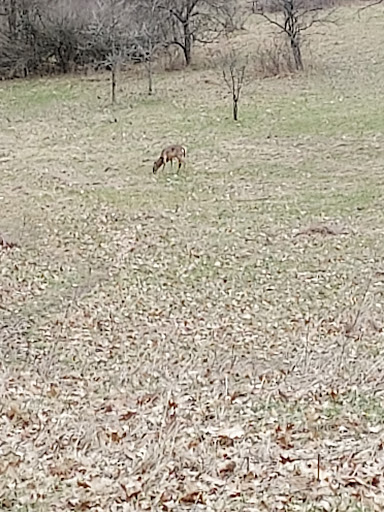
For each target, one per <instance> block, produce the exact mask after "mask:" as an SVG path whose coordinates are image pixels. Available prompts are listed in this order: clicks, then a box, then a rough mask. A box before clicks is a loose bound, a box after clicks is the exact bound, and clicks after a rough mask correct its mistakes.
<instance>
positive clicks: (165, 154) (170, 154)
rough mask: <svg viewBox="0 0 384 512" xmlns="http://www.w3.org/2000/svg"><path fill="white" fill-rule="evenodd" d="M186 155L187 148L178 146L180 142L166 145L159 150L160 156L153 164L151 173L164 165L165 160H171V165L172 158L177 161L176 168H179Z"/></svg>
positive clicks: (154, 172) (183, 162)
mask: <svg viewBox="0 0 384 512" xmlns="http://www.w3.org/2000/svg"><path fill="white" fill-rule="evenodd" d="M186 156H187V150H186V148H185V147H184V146H180V144H174V145H172V146H168V147H166V148H165V149H163V151H162V152H161V154H160V157H159V158H158V159H157V160H156V162H154V164H153V174H156V172H157V171H158V170H159V169H160V168H161V167H165V165H166V163H167V162H171V165H173V160H174V159H176V160H177V161H178V162H179V166H178V170H180V167H181V166H182V164H185V157H186Z"/></svg>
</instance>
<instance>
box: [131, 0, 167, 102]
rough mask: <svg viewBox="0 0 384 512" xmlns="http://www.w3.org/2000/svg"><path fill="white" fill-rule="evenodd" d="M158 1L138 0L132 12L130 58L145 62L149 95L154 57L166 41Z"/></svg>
mask: <svg viewBox="0 0 384 512" xmlns="http://www.w3.org/2000/svg"><path fill="white" fill-rule="evenodd" d="M160 2H161V0H138V2H137V4H136V8H135V13H134V18H135V27H134V29H133V34H132V45H131V49H130V51H131V58H132V57H133V58H134V59H135V58H138V59H139V61H143V62H144V63H145V67H146V70H147V77H148V94H149V95H151V94H152V93H153V63H154V59H155V56H156V54H157V52H158V51H159V50H161V49H162V48H164V47H165V41H166V38H165V33H164V29H165V26H164V23H163V22H164V19H163V18H164V16H162V12H161V10H160V9H159V6H160Z"/></svg>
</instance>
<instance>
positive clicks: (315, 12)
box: [252, 0, 330, 71]
mask: <svg viewBox="0 0 384 512" xmlns="http://www.w3.org/2000/svg"><path fill="white" fill-rule="evenodd" d="M308 5H309V4H308V0H263V4H259V2H252V10H253V12H254V13H255V14H258V15H259V16H262V17H263V18H264V19H266V20H267V21H268V22H269V23H271V24H272V25H274V26H276V27H278V28H279V29H280V30H281V31H282V32H283V33H284V34H285V35H286V36H287V38H288V40H289V43H290V47H291V51H292V55H293V58H294V62H295V67H296V70H297V71H301V70H303V69H304V64H303V57H302V52H301V47H302V38H303V33H304V32H306V31H307V30H309V29H310V28H311V27H312V26H313V25H315V24H317V23H323V22H325V21H329V16H330V12H329V11H327V12H325V10H324V9H323V8H322V7H311V6H309V7H308Z"/></svg>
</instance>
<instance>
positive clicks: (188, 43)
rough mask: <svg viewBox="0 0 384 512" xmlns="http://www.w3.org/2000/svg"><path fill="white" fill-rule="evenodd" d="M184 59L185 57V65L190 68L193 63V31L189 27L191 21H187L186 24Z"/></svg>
mask: <svg viewBox="0 0 384 512" xmlns="http://www.w3.org/2000/svg"><path fill="white" fill-rule="evenodd" d="M183 28H184V48H183V50H184V57H185V64H186V66H189V65H190V63H191V61H192V35H191V29H190V26H189V20H187V21H186V22H185V23H184V26H183Z"/></svg>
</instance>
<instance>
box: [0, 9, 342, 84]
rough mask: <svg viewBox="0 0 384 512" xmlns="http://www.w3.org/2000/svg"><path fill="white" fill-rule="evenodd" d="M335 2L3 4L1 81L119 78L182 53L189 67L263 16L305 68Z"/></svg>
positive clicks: (298, 65)
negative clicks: (315, 33)
mask: <svg viewBox="0 0 384 512" xmlns="http://www.w3.org/2000/svg"><path fill="white" fill-rule="evenodd" d="M333 1H335V0H260V1H252V0H251V1H250V0H0V77H1V78H14V77H26V76H29V75H36V74H40V75H43V74H50V73H68V72H71V71H76V70H81V69H84V68H86V67H91V68H93V69H95V70H97V69H100V68H104V69H105V68H107V69H109V70H111V71H112V74H114V73H115V71H116V69H117V68H118V66H119V65H121V63H124V62H129V61H131V62H144V63H145V64H146V66H147V69H148V76H149V92H151V89H152V81H151V77H152V64H153V62H154V61H155V60H156V58H157V56H158V55H160V54H161V52H164V51H166V50H170V49H172V48H178V49H179V51H181V54H182V56H183V59H184V63H185V65H186V66H189V65H190V64H191V62H192V61H193V50H194V46H195V45H196V44H206V43H209V42H212V41H213V40H214V39H216V38H218V37H220V36H222V35H223V34H227V35H228V34H229V33H230V32H233V31H234V30H236V29H239V28H241V27H242V26H243V24H244V22H245V19H246V18H247V16H250V15H259V16H263V17H264V18H265V19H266V20H267V21H269V22H270V23H272V24H274V25H275V27H277V28H278V29H280V30H281V33H282V34H283V35H284V37H286V38H287V40H288V41H289V44H290V45H291V50H292V54H293V58H294V63H295V67H296V69H297V70H300V69H302V68H303V60H302V55H301V41H302V35H303V33H304V32H305V31H306V30H308V29H309V28H310V27H312V25H313V24H314V23H319V22H321V21H322V20H323V19H324V7H327V6H328V4H329V3H330V2H333Z"/></svg>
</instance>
